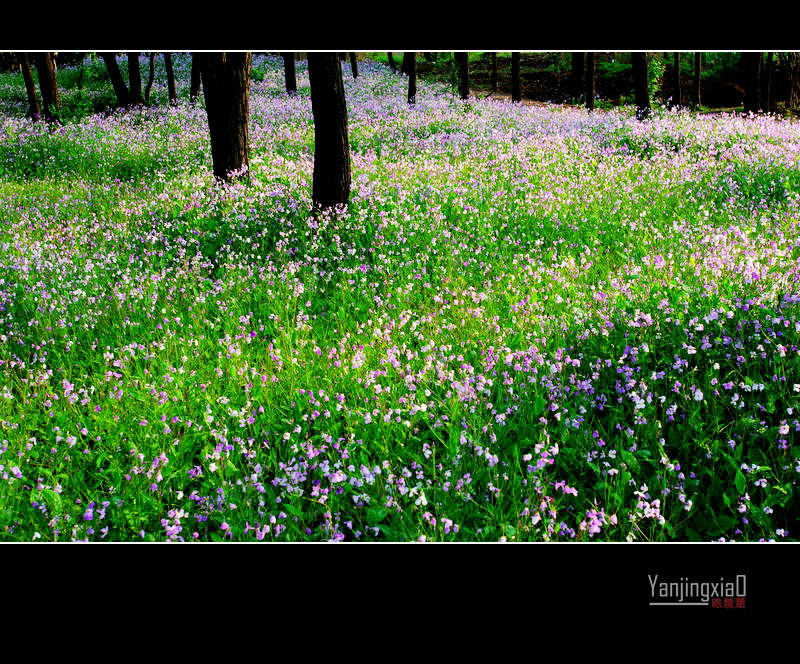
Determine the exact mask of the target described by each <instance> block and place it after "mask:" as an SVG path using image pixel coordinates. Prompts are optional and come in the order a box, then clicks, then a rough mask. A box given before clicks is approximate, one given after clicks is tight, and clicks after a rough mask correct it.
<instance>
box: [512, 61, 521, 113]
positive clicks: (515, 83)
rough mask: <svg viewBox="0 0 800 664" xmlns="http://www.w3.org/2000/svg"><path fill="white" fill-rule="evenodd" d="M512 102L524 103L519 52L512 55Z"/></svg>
mask: <svg viewBox="0 0 800 664" xmlns="http://www.w3.org/2000/svg"><path fill="white" fill-rule="evenodd" d="M511 101H522V84H521V82H520V75H519V51H514V52H512V53H511Z"/></svg>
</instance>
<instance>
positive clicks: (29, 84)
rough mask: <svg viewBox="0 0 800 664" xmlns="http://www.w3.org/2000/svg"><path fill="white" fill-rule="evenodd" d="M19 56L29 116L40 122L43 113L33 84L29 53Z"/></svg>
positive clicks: (19, 54)
mask: <svg viewBox="0 0 800 664" xmlns="http://www.w3.org/2000/svg"><path fill="white" fill-rule="evenodd" d="M17 56H18V57H19V63H20V67H21V68H22V78H23V79H24V80H25V92H27V93H28V114H29V115H30V117H31V118H33V119H34V120H38V119H39V116H40V115H41V114H42V111H41V109H40V108H39V100H38V99H37V98H36V84H35V83H34V82H33V74H32V73H31V61H30V59H29V58H28V54H27V53H17Z"/></svg>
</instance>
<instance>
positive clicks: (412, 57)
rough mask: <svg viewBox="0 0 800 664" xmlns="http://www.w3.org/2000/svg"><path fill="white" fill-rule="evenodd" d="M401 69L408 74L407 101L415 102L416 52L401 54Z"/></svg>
mask: <svg viewBox="0 0 800 664" xmlns="http://www.w3.org/2000/svg"><path fill="white" fill-rule="evenodd" d="M403 69H405V70H406V73H407V74H408V103H409V104H415V103H416V102H417V54H416V53H414V52H411V51H408V52H406V53H405V54H404V55H403Z"/></svg>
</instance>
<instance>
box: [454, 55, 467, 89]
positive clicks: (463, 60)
mask: <svg viewBox="0 0 800 664" xmlns="http://www.w3.org/2000/svg"><path fill="white" fill-rule="evenodd" d="M454 56H455V60H456V64H457V65H458V94H459V96H460V97H461V99H469V53H466V52H464V51H459V52H458V53H454Z"/></svg>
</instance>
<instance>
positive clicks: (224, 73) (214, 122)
mask: <svg viewBox="0 0 800 664" xmlns="http://www.w3.org/2000/svg"><path fill="white" fill-rule="evenodd" d="M194 57H196V58H198V66H199V67H200V77H201V79H202V82H203V96H204V97H205V100H206V113H207V114H208V129H209V134H210V136H211V157H212V159H213V162H214V175H215V176H216V177H217V178H219V179H220V180H223V181H230V180H231V179H232V178H233V176H232V175H231V173H232V172H234V171H241V170H242V169H245V168H246V167H247V166H249V159H248V122H249V118H250V65H251V63H252V54H251V53H197V54H195V56H194ZM249 177H250V176H249V174H248V173H246V171H245V178H246V179H248V180H249Z"/></svg>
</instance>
